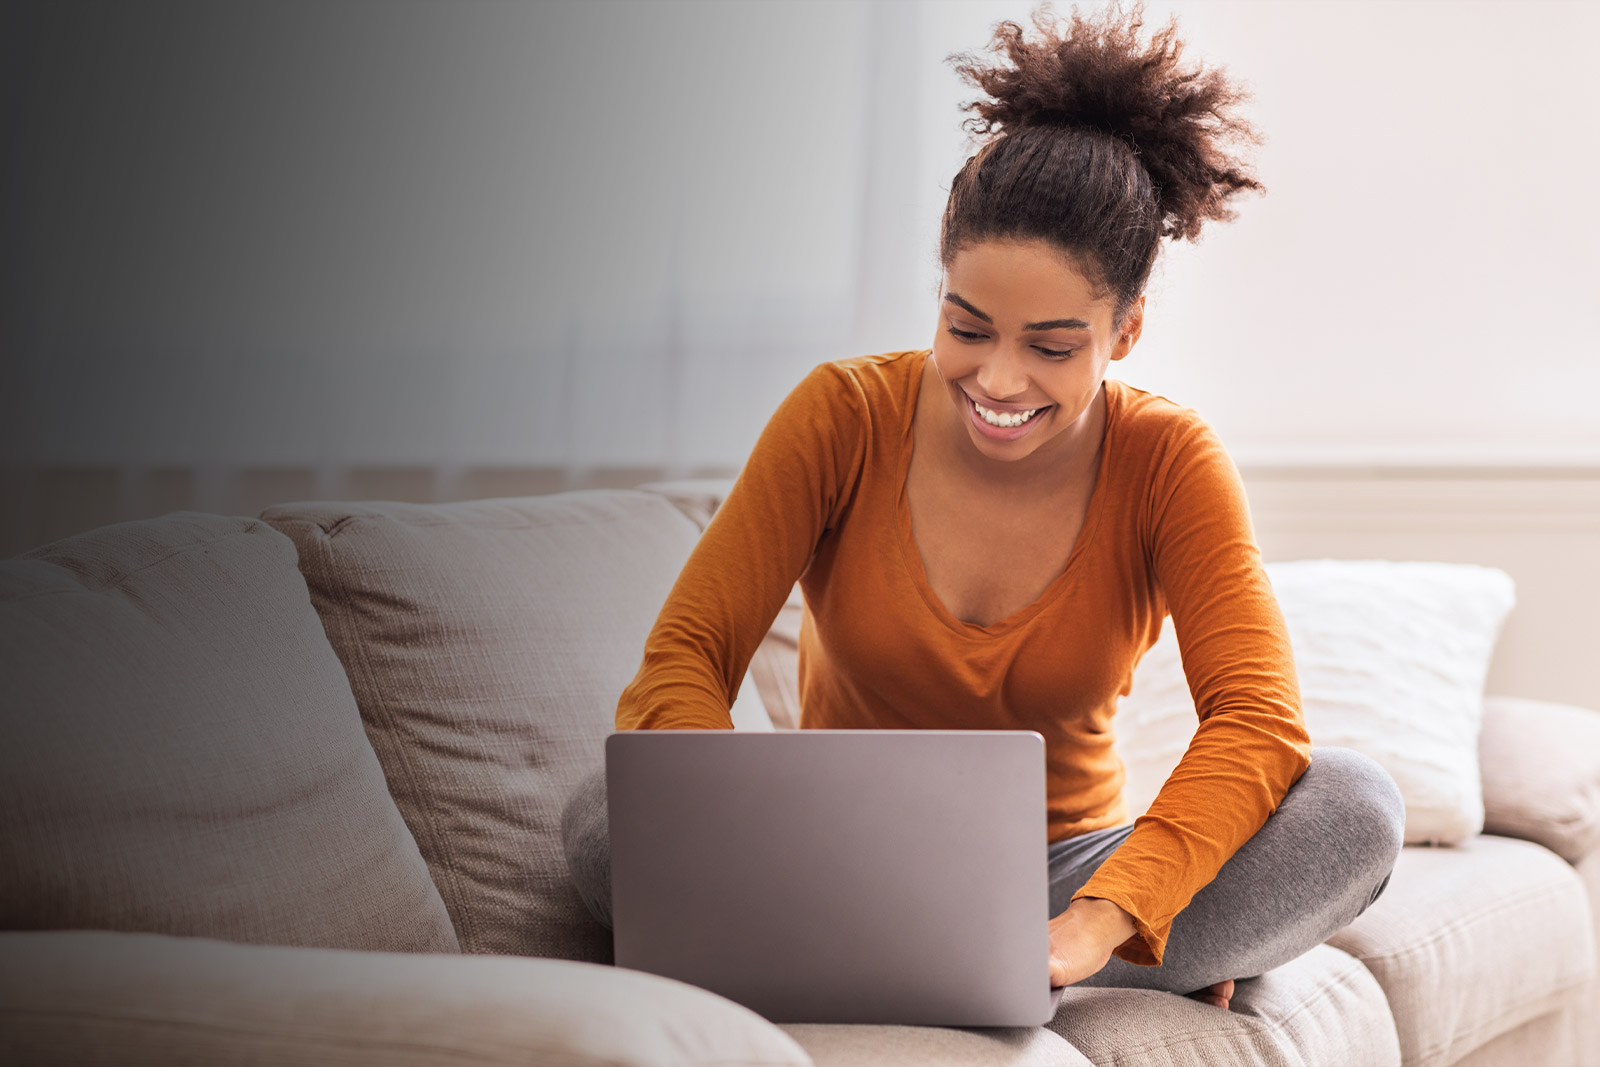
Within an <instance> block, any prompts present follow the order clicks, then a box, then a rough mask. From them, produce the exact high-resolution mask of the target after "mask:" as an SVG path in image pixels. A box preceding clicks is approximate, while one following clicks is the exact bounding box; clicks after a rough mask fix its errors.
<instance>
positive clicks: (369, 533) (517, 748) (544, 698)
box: [264, 489, 699, 962]
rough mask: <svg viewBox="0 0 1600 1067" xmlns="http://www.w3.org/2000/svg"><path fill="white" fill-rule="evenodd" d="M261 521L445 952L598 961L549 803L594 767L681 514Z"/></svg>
mask: <svg viewBox="0 0 1600 1067" xmlns="http://www.w3.org/2000/svg"><path fill="white" fill-rule="evenodd" d="M264 518H266V519H267V521H268V522H271V523H272V524H273V525H275V526H276V527H277V528H279V529H280V530H283V531H284V532H285V533H287V534H288V535H289V536H290V537H292V538H293V539H294V541H295V543H296V545H298V546H299V549H300V565H301V568H302V569H303V570H304V572H305V575H306V579H307V582H308V583H309V585H310V587H311V595H312V599H313V601H314V602H315V603H316V606H317V610H318V611H319V612H321V614H322V619H323V622H324V624H325V625H326V626H327V630H328V637H329V639H330V640H331V641H332V642H333V647H334V648H335V650H337V652H338V653H339V658H340V659H342V660H343V661H344V664H345V667H346V669H347V670H348V671H349V674H350V682H351V685H352V686H353V688H354V690H355V695H356V701H357V703H359V704H360V705H361V715H362V719H363V721H364V722H365V723H366V727H367V734H368V736H369V737H370V738H371V740H372V744H373V747H374V748H375V749H376V750H377V753H378V758H379V760H380V761H381V762H382V764H383V768H384V772H385V774H386V775H387V776H388V779H389V788H390V791H391V792H392V793H393V795H394V797H395V800H396V802H397V803H398V804H399V806H400V811H401V813H402V814H403V815H404V816H405V819H406V822H407V823H408V824H409V825H410V826H411V830H412V832H413V833H414V834H415V835H416V838H417V843H418V845H419V846H420V847H421V849H422V854H423V856H424V857H426V858H427V861H428V866H429V868H430V869H431V870H432V871H433V875H434V880H435V882H436V883H437V884H438V886H439V889H440V892H441V893H442V894H443V895H444V900H445V904H446V906H447V907H448V908H449V909H450V917H451V918H452V919H453V920H454V922H455V928H456V932H457V934H458V936H459V937H460V939H461V945H462V947H463V948H464V949H465V950H467V951H468V952H503V953H513V954H518V955H534V956H556V957H563V958H568V959H587V960H595V961H598V962H609V960H610V958H611V939H610V934H609V932H608V931H607V930H606V929H605V928H604V927H602V926H601V925H600V924H599V923H597V922H595V921H594V920H593V919H592V918H591V917H590V915H589V913H588V911H587V910H586V909H585V908H584V906H583V903H582V901H581V899H580V898H579V896H578V891H577V888H576V887H575V886H574V885H573V884H572V880H571V877H570V875H569V874H568V871H567V866H566V858H565V854H564V852H563V849H562V846H561V834H560V826H561V811H562V807H563V806H564V804H565V802H566V799H567V797H568V796H569V795H570V794H571V792H572V791H573V789H574V787H575V786H576V785H577V783H578V781H579V780H580V779H581V778H582V777H583V776H584V775H585V774H587V773H589V772H590V771H592V770H593V769H594V768H595V767H597V766H599V765H600V763H601V760H602V758H603V757H602V745H603V742H604V739H605V738H606V736H607V735H608V734H610V733H611V732H612V729H613V726H614V723H615V716H616V708H617V699H618V697H619V696H620V695H621V693H622V690H623V689H624V688H625V687H626V686H627V684H628V682H629V681H630V680H631V679H632V678H633V676H634V674H635V673H636V672H637V671H638V669H639V663H640V659H641V657H642V655H643V650H644V641H645V637H646V636H647V635H648V633H649V630H650V626H651V624H652V623H653V622H654V621H655V617H656V615H657V614H658V613H659V611H660V610H661V605H662V603H663V602H664V601H665V600H666V596H667V592H668V591H669V590H670V589H671V587H672V584H673V582H674V581H675V580H676V578H677V575H678V571H679V570H680V569H682V567H683V563H684V561H685V560H687V559H688V557H689V553H690V551H691V550H692V549H693V548H694V544H695V541H696V539H697V537H698V536H699V531H698V530H697V528H696V527H695V525H694V523H692V522H691V521H689V519H688V518H686V517H685V516H684V515H683V513H682V512H680V511H679V510H678V509H677V508H675V507H673V506H672V505H671V504H670V503H668V502H667V500H666V499H665V498H663V497H661V496H658V495H656V494H653V493H641V492H635V491H632V490H620V489H618V490H585V491H581V492H572V493H557V494H552V495H549V496H544V497H528V498H525V499H517V500H478V501H469V502H463V503H458V504H441V505H435V506H422V505H413V504H296V505H286V506H282V507H276V508H272V509H269V510H268V511H267V512H266V513H265V515H264Z"/></svg>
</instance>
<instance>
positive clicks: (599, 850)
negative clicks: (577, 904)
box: [561, 765, 611, 929]
mask: <svg viewBox="0 0 1600 1067" xmlns="http://www.w3.org/2000/svg"><path fill="white" fill-rule="evenodd" d="M561 847H562V851H563V852H565V853H566V857H567V870H568V871H569V872H570V873H571V874H572V880H573V882H574V884H576V885H577V887H578V895H579V896H580V897H582V898H583V903H584V906H585V907H586V908H588V909H589V913H590V914H591V915H593V916H594V917H595V919H596V920H597V921H599V922H600V923H601V924H602V925H604V926H605V927H606V928H607V929H609V928H610V927H611V832H610V822H609V820H608V818H607V814H606V772H605V767H604V765H602V766H601V767H600V768H599V769H597V770H595V771H594V772H592V773H590V774H589V775H588V776H587V777H585V778H584V779H583V780H582V781H581V782H579V783H578V787H577V788H576V789H574V790H573V791H572V795H571V796H569V797H568V798H567V804H566V807H565V808H564V809H562V812H561Z"/></svg>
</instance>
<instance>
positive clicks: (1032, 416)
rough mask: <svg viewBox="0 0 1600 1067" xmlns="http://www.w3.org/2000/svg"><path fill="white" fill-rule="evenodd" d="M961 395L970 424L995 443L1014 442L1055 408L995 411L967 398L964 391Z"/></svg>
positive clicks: (1049, 406) (1050, 405)
mask: <svg viewBox="0 0 1600 1067" xmlns="http://www.w3.org/2000/svg"><path fill="white" fill-rule="evenodd" d="M962 395H963V396H966V399H967V413H968V415H969V417H970V418H971V419H972V424H973V425H974V426H976V427H977V428H978V432H979V433H981V434H983V435H984V436H985V437H990V438H993V439H995V440H997V441H1014V440H1016V439H1017V438H1019V437H1021V436H1023V435H1024V434H1026V433H1027V432H1028V431H1029V430H1031V429H1032V428H1033V425H1034V423H1036V422H1038V421H1039V419H1040V416H1042V415H1044V414H1045V413H1047V412H1048V411H1049V410H1050V409H1051V408H1052V407H1054V406H1055V405H1053V404H1046V405H1044V406H1043V407H1037V408H1030V409H1028V410H1025V411H1017V412H1010V411H995V410H993V409H992V408H986V407H984V406H983V405H982V404H979V403H978V402H977V401H976V400H974V399H972V397H970V396H967V394H966V392H965V391H964V390H963V392H962Z"/></svg>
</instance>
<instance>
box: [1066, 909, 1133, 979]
mask: <svg viewBox="0 0 1600 1067" xmlns="http://www.w3.org/2000/svg"><path fill="white" fill-rule="evenodd" d="M1134 933H1135V929H1134V925H1133V918H1132V917H1131V916H1130V915H1129V914H1128V913H1127V912H1125V911H1123V910H1122V908H1121V906H1119V905H1117V904H1115V903H1113V902H1112V901H1109V900H1105V899H1103V898H1101V897H1079V898H1078V899H1077V900H1074V901H1073V902H1072V903H1071V904H1069V905H1067V910H1066V911H1064V912H1062V913H1061V914H1060V915H1057V916H1056V917H1055V918H1054V919H1051V920H1050V984H1051V985H1052V986H1063V985H1072V984H1073V983H1074V982H1081V981H1082V980H1083V979H1085V978H1087V977H1089V976H1090V975H1091V974H1094V973H1095V972H1096V971H1098V970H1100V968H1102V967H1104V966H1105V965H1106V962H1107V961H1108V960H1110V959H1111V950H1112V949H1114V948H1116V947H1117V946H1118V945H1120V944H1122V943H1123V942H1124V941H1126V940H1128V938H1130V937H1132V936H1133V935H1134Z"/></svg>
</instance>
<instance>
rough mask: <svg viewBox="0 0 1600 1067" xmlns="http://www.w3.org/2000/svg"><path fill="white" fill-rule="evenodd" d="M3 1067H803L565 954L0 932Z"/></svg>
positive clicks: (721, 1012) (772, 1044)
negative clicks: (412, 951) (547, 956)
mask: <svg viewBox="0 0 1600 1067" xmlns="http://www.w3.org/2000/svg"><path fill="white" fill-rule="evenodd" d="M0 1062H5V1063H8V1064H46V1063H51V1064H74V1065H79V1067H98V1065H106V1067H112V1065H115V1067H122V1065H125V1064H315V1065H317V1067H340V1065H349V1067H356V1065H362V1067H458V1065H461V1064H505V1065H508V1067H509V1065H512V1064H518V1065H523V1064H541V1065H545V1067H656V1065H660V1067H667V1065H673V1067H677V1065H688V1064H723V1065H727V1067H735V1065H751V1067H787V1065H794V1067H803V1065H805V1064H808V1063H809V1062H810V1060H808V1059H807V1057H806V1054H805V1053H804V1052H803V1051H802V1050H801V1049H800V1048H799V1047H798V1046H797V1045H796V1044H795V1043H794V1041H792V1040H791V1039H790V1038H789V1037H787V1036H786V1035H785V1034H784V1033H783V1031H781V1030H779V1029H778V1028H777V1027H775V1026H773V1025H772V1024H771V1023H769V1022H767V1021H766V1020H765V1019H763V1018H761V1017H760V1016H759V1015H757V1014H756V1013H755V1012H752V1011H750V1010H749V1009H748V1008H743V1007H741V1006H739V1005H738V1004H735V1003H733V1002H732V1001H729V1000H724V999H723V998H722V997H719V996H716V995H715V994H712V993H707V992H706V991H704V990H702V989H696V988H695V987H693V986H690V985H685V984H684V983H682V982H674V981H672V980H670V979H667V978H658V977H656V976H655V975H650V974H643V973H641V972H639V971H628V970H622V969H619V968H616V967H601V966H597V965H595V964H592V963H576V962H572V961H570V960H536V959H514V958H510V957H504V956H461V955H455V956H416V955H403V954H397V953H383V952H341V951H331V950H327V949H306V948H277V947H270V946H260V945H236V944H228V943H224V942H219V941H211V940H205V939H200V938H175V937H160V936H156V935H152V934H113V933H104V932H94V933H84V932H72V933H49V934H4V935H0Z"/></svg>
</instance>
